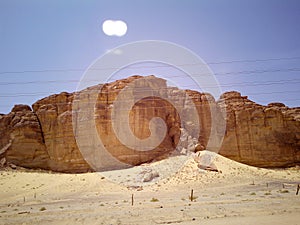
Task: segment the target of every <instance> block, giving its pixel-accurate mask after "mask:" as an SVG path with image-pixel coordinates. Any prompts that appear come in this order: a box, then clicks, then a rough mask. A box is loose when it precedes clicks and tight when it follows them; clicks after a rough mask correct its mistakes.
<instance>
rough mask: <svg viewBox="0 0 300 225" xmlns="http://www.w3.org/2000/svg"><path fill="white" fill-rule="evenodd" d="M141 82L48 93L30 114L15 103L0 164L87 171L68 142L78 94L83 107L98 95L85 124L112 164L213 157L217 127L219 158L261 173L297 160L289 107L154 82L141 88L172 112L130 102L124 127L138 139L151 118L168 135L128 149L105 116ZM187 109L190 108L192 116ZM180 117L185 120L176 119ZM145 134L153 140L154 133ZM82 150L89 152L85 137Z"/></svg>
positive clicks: (1, 121)
mask: <svg viewBox="0 0 300 225" xmlns="http://www.w3.org/2000/svg"><path fill="white" fill-rule="evenodd" d="M140 78H141V77H140V76H133V77H129V78H127V79H123V80H119V81H115V82H113V83H110V84H105V85H96V86H93V87H90V88H88V89H85V90H83V91H81V92H79V93H66V92H63V93H61V94H57V95H51V96H49V97H46V98H44V99H41V100H39V101H37V102H36V103H34V104H33V106H32V110H31V108H30V107H29V106H26V105H16V106H15V107H14V108H13V109H12V111H11V112H10V113H9V114H7V115H0V162H1V164H4V163H5V162H6V163H14V164H16V165H19V166H24V167H28V168H42V169H50V170H53V171H61V172H86V171H89V170H94V169H95V168H94V167H93V166H91V165H89V164H88V163H87V161H86V160H85V158H86V156H84V157H83V155H82V152H80V150H79V148H78V143H77V142H76V138H75V136H74V131H76V129H75V130H74V127H73V125H74V124H72V116H74V113H75V114H76V113H78V112H79V110H85V109H83V108H81V109H77V108H76V110H75V109H74V108H72V106H73V101H75V100H74V99H75V97H76V95H77V94H81V96H83V98H82V99H81V101H85V102H87V103H89V101H90V99H91V95H90V93H92V92H97V101H96V104H95V105H93V106H92V107H93V110H94V114H92V115H90V116H89V117H90V118H86V119H93V120H95V124H96V130H97V132H98V135H99V136H101V138H102V140H103V143H104V145H105V146H106V147H107V148H108V149H109V151H110V153H111V154H112V155H113V156H114V157H115V158H117V159H118V160H119V161H122V162H125V163H127V164H130V165H138V164H141V163H144V162H148V161H151V160H154V159H156V160H157V159H160V158H164V157H167V156H168V155H169V154H170V153H172V152H174V151H175V152H181V153H188V152H190V151H194V149H195V148H196V149H197V150H203V149H208V150H212V151H218V146H217V144H215V143H218V142H220V140H222V133H223V132H224V131H223V130H222V129H221V128H222V127H226V130H225V136H224V139H223V143H222V146H221V148H220V152H219V153H220V154H221V155H224V156H226V157H228V158H231V159H233V160H236V161H239V162H243V163H246V164H249V165H254V166H260V167H282V166H290V165H295V164H298V163H299V162H300V108H288V107H286V106H285V105H284V104H282V103H271V104H269V105H268V106H262V105H259V104H256V103H254V102H252V101H250V100H249V99H248V98H247V97H244V96H241V95H240V93H238V92H227V93H225V94H223V95H222V96H221V98H220V100H219V101H217V102H215V100H214V98H213V97H212V96H211V95H209V94H207V93H199V92H196V91H190V90H188V91H184V90H179V89H177V88H172V87H167V85H166V81H165V80H163V79H160V78H155V77H152V78H151V79H149V80H148V81H147V82H146V84H145V81H143V82H144V84H143V85H146V86H147V87H149V88H150V89H151V88H153V89H156V90H157V87H160V88H161V91H160V92H161V93H160V94H161V95H162V96H165V98H168V99H172V101H173V102H176V105H178V107H177V109H175V108H174V107H173V105H172V104H170V102H168V101H166V100H164V99H160V98H156V97H149V98H143V99H142V100H140V101H138V102H137V103H136V104H134V107H133V108H132V110H131V111H130V114H129V125H130V128H131V130H132V131H133V134H134V135H135V136H137V137H138V138H140V139H143V138H147V137H149V136H150V135H151V132H150V130H149V122H150V120H151V118H153V117H159V118H161V119H162V120H164V121H165V124H166V129H167V135H166V136H165V138H164V139H163V142H162V143H161V144H160V145H159V146H157V147H156V148H155V149H154V151H149V152H143V153H141V152H140V151H132V149H129V148H128V147H125V146H124V144H122V143H121V142H120V141H119V140H118V137H117V136H116V135H115V133H114V130H113V127H112V125H111V124H112V118H111V116H112V114H111V112H112V107H114V105H113V102H114V101H115V100H116V98H117V96H118V94H119V93H120V91H121V90H123V89H124V88H125V87H126V86H127V85H128V84H129V83H131V82H133V81H134V80H139V79H140ZM186 94H188V96H189V98H187V97H186ZM128 95H129V96H128V98H129V99H131V100H134V98H137V97H138V95H137V94H136V93H133V92H132V93H131V94H130V93H129V94H128ZM191 103H193V104H194V106H195V107H196V110H197V113H196V114H195V113H193V111H192V104H191ZM73 107H74V106H73ZM222 112H223V113H224V112H226V118H225V120H224V121H223V120H222V119H217V120H216V119H215V118H213V117H215V116H217V117H218V118H221V116H222V115H223V114H222ZM83 115H84V114H83ZM179 115H189V116H188V117H186V118H188V119H186V120H184V121H181V119H180V116H179ZM87 117H88V116H87ZM196 117H198V118H196ZM82 119H84V118H82ZM197 119H199V124H198V125H196V124H197V123H196V122H195V121H196V120H197ZM213 120H214V122H213ZM73 122H74V121H73ZM223 123H226V126H223V125H225V124H223ZM87 129H88V128H87ZM152 132H154V134H155V132H158V133H157V134H159V130H158V131H152ZM197 132H200V133H197ZM181 134H182V135H181ZM85 144H86V145H87V146H89V145H90V146H93V145H92V140H90V139H89V137H87V138H86V140H85ZM176 150H177V151H176ZM88 157H93V155H91V156H88ZM108 169H111V168H108Z"/></svg>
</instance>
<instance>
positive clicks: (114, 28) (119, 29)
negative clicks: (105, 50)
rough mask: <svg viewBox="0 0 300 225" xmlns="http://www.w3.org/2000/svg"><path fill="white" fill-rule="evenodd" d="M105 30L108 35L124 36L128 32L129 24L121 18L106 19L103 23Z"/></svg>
mask: <svg viewBox="0 0 300 225" xmlns="http://www.w3.org/2000/svg"><path fill="white" fill-rule="evenodd" d="M102 30H103V32H104V33H105V34H106V35H108V36H118V37H121V36H124V35H125V34H126V32H127V25H126V23H125V22H124V21H121V20H105V21H104V22H103V24H102Z"/></svg>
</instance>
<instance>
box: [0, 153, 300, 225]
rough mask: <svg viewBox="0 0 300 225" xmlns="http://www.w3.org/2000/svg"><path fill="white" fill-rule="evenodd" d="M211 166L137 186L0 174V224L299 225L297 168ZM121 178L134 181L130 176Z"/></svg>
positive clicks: (94, 176)
mask: <svg viewBox="0 0 300 225" xmlns="http://www.w3.org/2000/svg"><path fill="white" fill-rule="evenodd" d="M172 160H173V161H174V164H176V163H175V161H176V157H173V158H172V159H171V161H168V164H167V167H170V163H171V162H172ZM177 161H178V160H177ZM160 163H163V162H160ZM215 164H216V166H217V167H218V169H219V170H221V171H222V173H221V172H209V171H205V170H200V169H198V168H197V165H196V163H195V162H194V160H193V158H192V157H190V159H189V160H188V162H187V163H186V165H185V166H184V167H183V168H181V169H180V171H179V172H177V173H176V174H175V175H173V176H172V177H167V178H165V179H162V180H158V179H157V180H154V182H152V183H151V184H150V185H146V186H143V187H138V186H139V185H138V186H136V185H129V184H125V185H124V183H123V185H120V184H118V183H116V182H112V181H111V180H113V179H117V174H118V173H119V174H122V171H115V172H113V173H111V174H109V173H106V174H105V176H103V174H99V173H86V174H58V173H48V172H41V171H40V172H37V171H28V170H12V169H3V170H2V171H0V190H1V192H0V224H130V225H131V224H204V225H206V224H217V225H218V224H239V225H240V224H243V225H248V224H249V225H250V224H251V225H253V224H265V225H269V224H270V225H271V224H272V225H277V224H280V225H281V224H289V225H299V224H300V193H299V195H296V189H297V184H298V183H300V170H299V168H289V169H281V170H279V169H278V170H271V169H260V168H255V167H250V166H246V165H243V164H240V163H237V162H234V161H231V160H228V159H226V158H224V157H222V156H219V155H217V156H216V158H215ZM145 166H146V167H147V166H151V165H144V167H145ZM144 167H143V168H144ZM159 168H160V167H157V168H156V169H159ZM160 169H161V168H160ZM162 170H163V169H162ZM132 171H138V169H137V168H133V170H132ZM126 176H127V177H129V179H128V180H129V181H133V180H135V179H136V177H135V176H136V174H135V173H134V172H133V173H131V174H130V175H128V173H127V174H126ZM123 178H124V176H123V175H120V179H119V180H118V181H119V182H123V181H124V179H123ZM132 184H134V182H132ZM192 189H193V192H194V198H195V199H194V200H193V201H191V200H190V194H191V190H192ZM132 195H133V205H132Z"/></svg>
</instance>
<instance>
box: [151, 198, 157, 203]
mask: <svg viewBox="0 0 300 225" xmlns="http://www.w3.org/2000/svg"><path fill="white" fill-rule="evenodd" d="M158 201H159V200H158V199H157V198H152V199H151V200H150V202H158Z"/></svg>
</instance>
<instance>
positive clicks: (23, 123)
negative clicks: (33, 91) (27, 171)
mask: <svg viewBox="0 0 300 225" xmlns="http://www.w3.org/2000/svg"><path fill="white" fill-rule="evenodd" d="M0 137H1V138H0V157H1V158H2V164H4V163H5V161H6V162H9V163H13V164H16V165H18V166H23V167H28V168H42V169H49V167H48V160H49V156H48V154H47V151H46V146H45V143H44V137H43V133H42V130H41V126H40V123H39V120H38V118H37V116H36V115H35V113H34V112H32V110H31V108H30V107H29V106H27V105H16V106H14V108H13V109H12V111H11V112H10V113H9V114H7V115H2V116H0Z"/></svg>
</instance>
